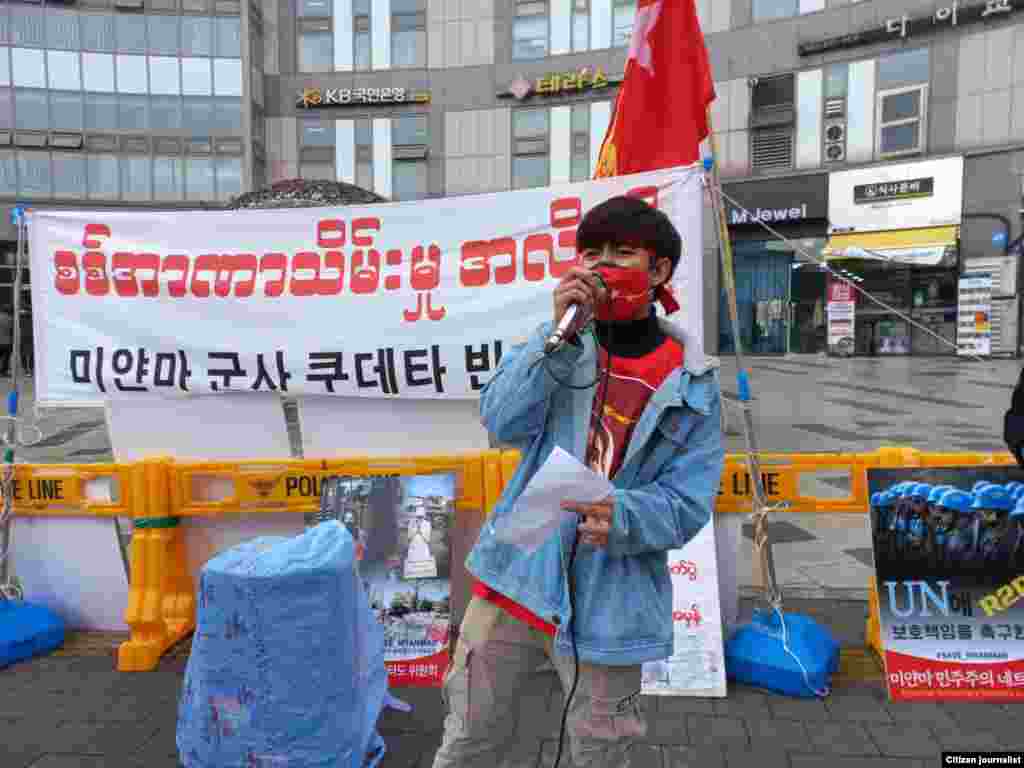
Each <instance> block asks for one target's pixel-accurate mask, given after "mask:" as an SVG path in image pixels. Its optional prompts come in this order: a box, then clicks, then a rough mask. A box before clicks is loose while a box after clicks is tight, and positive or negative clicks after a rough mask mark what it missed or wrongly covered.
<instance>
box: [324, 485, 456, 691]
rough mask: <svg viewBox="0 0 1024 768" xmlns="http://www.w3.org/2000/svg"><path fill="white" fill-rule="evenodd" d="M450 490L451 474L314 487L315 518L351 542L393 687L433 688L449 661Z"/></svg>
mask: <svg viewBox="0 0 1024 768" xmlns="http://www.w3.org/2000/svg"><path fill="white" fill-rule="evenodd" d="M455 493H456V476H455V475H454V474H452V473H443V474H425V475H412V476H401V477H400V476H377V477H335V478H330V479H328V480H325V481H324V483H323V486H322V489H321V499H320V516H319V519H318V520H317V522H324V521H325V520H338V521H339V522H340V523H342V524H343V525H344V526H345V527H346V528H348V530H349V532H350V533H351V534H352V538H353V539H354V540H355V543H356V559H357V561H358V565H359V574H360V576H361V577H362V579H363V584H364V586H365V587H366V590H367V593H368V594H369V598H370V606H371V608H372V609H373V610H374V612H375V613H376V614H377V617H378V619H379V620H380V621H381V623H382V624H383V625H384V663H385V665H386V666H387V669H388V678H389V680H388V682H389V684H390V685H392V686H421V687H432V686H440V685H441V681H442V678H443V676H444V671H445V669H446V668H447V666H448V655H449V638H450V632H449V626H450V621H451V536H450V531H451V528H452V525H453V524H454V514H455Z"/></svg>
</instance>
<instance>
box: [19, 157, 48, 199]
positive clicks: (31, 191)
mask: <svg viewBox="0 0 1024 768" xmlns="http://www.w3.org/2000/svg"><path fill="white" fill-rule="evenodd" d="M18 194H21V195H27V196H30V197H49V196H50V195H51V194H52V189H51V184H50V155H49V153H47V152H19V153H18Z"/></svg>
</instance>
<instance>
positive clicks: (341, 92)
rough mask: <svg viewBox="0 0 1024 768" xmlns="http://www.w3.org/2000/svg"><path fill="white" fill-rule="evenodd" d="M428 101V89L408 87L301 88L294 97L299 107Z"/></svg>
mask: <svg viewBox="0 0 1024 768" xmlns="http://www.w3.org/2000/svg"><path fill="white" fill-rule="evenodd" d="M429 102H430V91H411V90H409V89H408V88H303V89H302V90H301V91H299V95H298V97H297V98H296V99H295V106H296V107H298V108H299V109H320V108H323V107H355V106H365V105H368V104H369V105H372V104H427V103H429Z"/></svg>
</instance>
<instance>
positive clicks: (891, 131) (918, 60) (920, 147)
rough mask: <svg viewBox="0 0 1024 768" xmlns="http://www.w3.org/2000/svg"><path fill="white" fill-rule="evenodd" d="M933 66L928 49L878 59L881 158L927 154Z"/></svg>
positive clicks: (879, 154) (879, 148) (878, 148)
mask: <svg viewBox="0 0 1024 768" xmlns="http://www.w3.org/2000/svg"><path fill="white" fill-rule="evenodd" d="M930 64H931V62H930V56H929V51H928V49H927V48H919V49H917V50H912V51H900V52H899V53H894V54H891V55H889V56H883V57H882V58H880V59H879V60H878V133H877V137H876V141H877V151H878V157H879V158H882V159H885V158H890V157H902V156H904V155H917V154H921V153H923V152H924V150H925V136H926V121H927V115H928V82H929V80H930V77H931V73H930Z"/></svg>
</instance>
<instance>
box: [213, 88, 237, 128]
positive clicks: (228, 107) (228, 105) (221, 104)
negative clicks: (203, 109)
mask: <svg viewBox="0 0 1024 768" xmlns="http://www.w3.org/2000/svg"><path fill="white" fill-rule="evenodd" d="M213 126H214V128H215V129H216V130H218V131H222V132H223V133H236V134H237V133H241V131H242V100H241V99H235V98H231V97H224V96H220V97H215V98H214V100H213Z"/></svg>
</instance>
